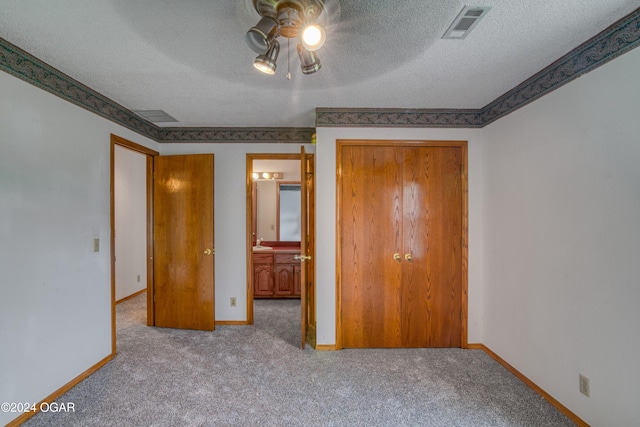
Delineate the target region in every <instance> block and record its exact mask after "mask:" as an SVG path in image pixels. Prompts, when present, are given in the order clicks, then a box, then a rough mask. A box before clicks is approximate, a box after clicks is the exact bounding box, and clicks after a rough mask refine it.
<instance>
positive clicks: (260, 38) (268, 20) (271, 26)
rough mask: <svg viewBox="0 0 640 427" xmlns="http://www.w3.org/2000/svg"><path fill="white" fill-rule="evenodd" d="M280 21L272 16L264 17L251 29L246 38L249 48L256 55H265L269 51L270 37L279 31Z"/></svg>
mask: <svg viewBox="0 0 640 427" xmlns="http://www.w3.org/2000/svg"><path fill="white" fill-rule="evenodd" d="M277 28H278V21H276V20H275V19H274V18H272V17H270V16H263V17H262V19H260V21H259V22H258V23H257V24H256V26H255V27H251V28H250V29H249V31H247V34H246V36H245V39H246V41H247V44H248V45H249V48H251V50H253V51H254V52H255V53H259V54H261V55H264V54H265V53H266V52H267V50H268V49H269V36H271V34H272V33H273V32H274V31H275V30H277Z"/></svg>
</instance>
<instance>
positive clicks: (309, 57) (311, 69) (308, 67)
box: [297, 43, 322, 74]
mask: <svg viewBox="0 0 640 427" xmlns="http://www.w3.org/2000/svg"><path fill="white" fill-rule="evenodd" d="M297 49H298V57H299V58H300V68H301V69H302V73H303V74H313V73H315V72H316V71H318V70H319V69H320V67H321V66H322V64H321V63H320V58H318V55H316V53H315V52H313V51H310V50H307V49H305V48H304V46H302V43H298V47H297Z"/></svg>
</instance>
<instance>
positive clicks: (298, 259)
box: [293, 255, 311, 262]
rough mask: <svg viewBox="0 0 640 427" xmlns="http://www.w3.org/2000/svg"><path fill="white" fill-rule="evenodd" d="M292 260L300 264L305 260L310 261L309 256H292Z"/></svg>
mask: <svg viewBox="0 0 640 427" xmlns="http://www.w3.org/2000/svg"><path fill="white" fill-rule="evenodd" d="M293 259H295V260H297V261H300V262H305V260H308V259H311V257H310V256H306V255H294V256H293Z"/></svg>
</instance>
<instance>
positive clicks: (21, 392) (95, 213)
mask: <svg viewBox="0 0 640 427" xmlns="http://www.w3.org/2000/svg"><path fill="white" fill-rule="evenodd" d="M0 93H1V94H2V96H0V281H1V282H0V343H2V344H1V346H2V350H1V351H0V396H1V400H2V401H3V402H4V401H7V402H39V401H40V400H41V399H43V398H45V397H46V396H48V395H49V394H51V393H52V392H54V391H56V390H58V389H59V388H60V387H62V386H63V385H65V384H66V383H68V382H69V381H71V380H72V379H74V378H76V377H77V376H78V375H80V374H81V373H82V372H84V371H85V370H87V369H88V368H90V367H92V366H93V365H95V364H96V363H98V362H99V361H100V360H102V359H103V358H105V357H107V356H108V355H109V354H110V353H111V283H110V278H109V277H110V273H109V271H110V262H109V237H110V226H109V217H110V206H109V194H110V189H109V170H110V169H109V168H110V167H109V163H110V158H109V157H110V156H109V152H110V151H109V150H110V148H109V147H110V136H109V135H110V133H115V134H118V135H120V136H122V137H125V138H128V139H131V140H133V141H136V142H137V143H139V144H144V145H147V146H149V147H151V148H153V149H156V150H157V144H156V143H154V142H152V141H150V140H148V139H146V138H143V137H140V136H139V135H137V134H135V133H133V132H131V131H129V130H127V129H125V128H122V127H120V126H117V125H115V124H113V123H111V122H109V121H107V120H105V119H102V118H100V117H98V116H96V115H95V114H92V113H89V112H88V111H86V110H84V109H82V108H79V107H76V106H75V105H73V104H70V103H69V102H66V101H63V100H62V99H60V98H57V97H55V96H53V95H51V94H49V93H47V92H45V91H43V90H41V89H38V88H36V87H34V86H31V85H29V84H27V83H25V82H23V81H21V80H19V79H17V78H15V77H13V76H11V75H9V74H6V73H0ZM94 238H99V239H100V243H101V244H100V252H97V253H94V252H93V239H94ZM18 415H19V414H15V413H5V412H0V425H4V424H6V423H8V422H9V421H10V420H12V419H14V418H16V417H17V416H18Z"/></svg>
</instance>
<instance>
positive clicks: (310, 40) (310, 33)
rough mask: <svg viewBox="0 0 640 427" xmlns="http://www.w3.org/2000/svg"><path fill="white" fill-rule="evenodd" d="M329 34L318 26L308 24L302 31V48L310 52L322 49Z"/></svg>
mask: <svg viewBox="0 0 640 427" xmlns="http://www.w3.org/2000/svg"><path fill="white" fill-rule="evenodd" d="M326 38H327V33H326V32H325V31H324V28H322V27H321V26H320V25H318V24H315V23H314V24H308V25H307V26H305V27H304V28H303V29H302V37H301V38H300V42H301V43H302V46H303V47H304V48H305V49H306V50H308V51H312V52H313V51H316V50H318V49H320V48H321V47H322V45H323V44H324V41H325V39H326Z"/></svg>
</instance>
